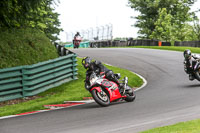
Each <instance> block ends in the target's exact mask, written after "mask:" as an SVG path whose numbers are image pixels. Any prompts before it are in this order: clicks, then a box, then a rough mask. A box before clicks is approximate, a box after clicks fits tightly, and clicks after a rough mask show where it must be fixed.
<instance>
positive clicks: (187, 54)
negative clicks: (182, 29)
mask: <svg viewBox="0 0 200 133" xmlns="http://www.w3.org/2000/svg"><path fill="white" fill-rule="evenodd" d="M191 55H192V53H191V51H190V50H189V49H187V50H185V51H184V52H183V56H184V57H185V59H189V57H190V56H191Z"/></svg>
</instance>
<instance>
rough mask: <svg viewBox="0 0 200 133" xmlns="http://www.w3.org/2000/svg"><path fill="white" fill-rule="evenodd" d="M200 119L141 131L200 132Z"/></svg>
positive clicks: (160, 132)
mask: <svg viewBox="0 0 200 133" xmlns="http://www.w3.org/2000/svg"><path fill="white" fill-rule="evenodd" d="M199 125H200V119H198V120H192V121H188V122H180V123H177V124H175V125H171V126H165V127H160V128H155V129H151V130H147V131H144V132H141V133H200V126H199Z"/></svg>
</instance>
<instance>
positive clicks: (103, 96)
mask: <svg viewBox="0 0 200 133" xmlns="http://www.w3.org/2000/svg"><path fill="white" fill-rule="evenodd" d="M91 93H92V97H93V99H94V100H95V101H96V102H97V103H98V104H99V105H100V106H103V107H106V106H108V105H109V104H110V98H109V96H108V94H107V93H106V92H105V91H103V90H102V91H101V92H98V91H97V90H96V89H94V90H92V92H91Z"/></svg>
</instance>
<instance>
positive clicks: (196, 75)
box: [195, 69, 200, 81]
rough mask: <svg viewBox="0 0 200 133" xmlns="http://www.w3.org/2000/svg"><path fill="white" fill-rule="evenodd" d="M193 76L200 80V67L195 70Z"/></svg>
mask: <svg viewBox="0 0 200 133" xmlns="http://www.w3.org/2000/svg"><path fill="white" fill-rule="evenodd" d="M195 77H196V79H197V80H198V81H200V69H199V70H198V71H197V72H195Z"/></svg>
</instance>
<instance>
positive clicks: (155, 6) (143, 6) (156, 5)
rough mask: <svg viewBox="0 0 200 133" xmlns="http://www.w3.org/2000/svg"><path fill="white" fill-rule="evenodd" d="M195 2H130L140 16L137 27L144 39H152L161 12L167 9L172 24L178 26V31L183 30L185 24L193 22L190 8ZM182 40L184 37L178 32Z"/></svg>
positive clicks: (136, 0)
mask: <svg viewBox="0 0 200 133" xmlns="http://www.w3.org/2000/svg"><path fill="white" fill-rule="evenodd" d="M194 2H195V0H182V1H180V0H129V6H130V7H131V8H133V9H135V10H136V11H139V12H140V15H139V16H137V17H136V19H137V22H136V24H135V26H136V27H138V28H139V34H141V35H142V36H141V37H142V38H150V35H152V32H154V30H155V28H156V25H155V22H156V21H157V20H158V19H159V17H160V16H159V10H162V9H163V8H165V9H166V11H167V12H168V14H171V16H172V17H171V23H172V25H176V27H177V29H183V28H184V26H185V23H186V22H188V21H191V13H190V12H189V10H190V6H191V5H192V4H193V3H194ZM178 33H179V34H178V35H177V36H178V38H179V39H180V40H183V37H184V36H183V35H182V33H181V32H178Z"/></svg>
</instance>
